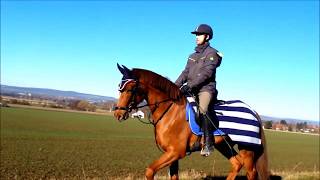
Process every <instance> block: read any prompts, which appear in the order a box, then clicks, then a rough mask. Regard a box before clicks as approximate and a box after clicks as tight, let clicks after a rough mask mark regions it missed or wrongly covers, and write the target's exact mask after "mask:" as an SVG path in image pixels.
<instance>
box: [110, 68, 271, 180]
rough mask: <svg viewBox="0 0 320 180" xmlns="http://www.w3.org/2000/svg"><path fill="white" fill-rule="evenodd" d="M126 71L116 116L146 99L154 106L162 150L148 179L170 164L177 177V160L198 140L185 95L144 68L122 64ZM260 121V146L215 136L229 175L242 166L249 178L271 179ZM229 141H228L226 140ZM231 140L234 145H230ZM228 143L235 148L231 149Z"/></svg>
mask: <svg viewBox="0 0 320 180" xmlns="http://www.w3.org/2000/svg"><path fill="white" fill-rule="evenodd" d="M118 69H119V70H120V72H121V73H122V75H123V78H122V81H121V83H120V84H119V91H120V93H121V94H120V98H119V101H118V103H117V106H116V107H115V108H114V111H115V112H114V116H115V118H116V119H118V120H119V121H123V120H126V119H127V118H128V117H129V113H130V112H131V110H132V109H136V108H137V106H138V104H139V103H141V102H142V101H143V100H145V101H146V102H147V106H149V108H150V110H151V117H152V120H151V122H152V124H153V125H154V128H155V132H156V133H155V139H156V143H157V145H158V146H159V147H160V148H161V149H162V150H163V152H164V153H163V154H162V155H161V156H160V158H159V159H157V160H155V161H154V162H153V163H152V164H150V165H149V166H148V168H147V169H146V172H145V176H146V179H148V180H150V179H153V178H154V176H155V173H156V172H157V171H159V170H160V169H161V168H164V167H166V166H169V170H170V177H171V179H178V169H179V163H178V160H179V159H181V158H184V157H185V156H186V153H187V152H188V151H189V152H190V150H191V149H193V148H194V146H195V144H197V143H198V144H199V139H200V138H201V137H198V136H197V135H195V134H193V133H192V131H191V129H190V127H189V124H188V122H187V120H186V104H187V101H186V98H184V96H183V95H182V93H181V92H180V89H179V88H178V87H177V86H176V85H175V84H174V83H172V82H171V81H170V80H168V79H166V78H164V77H162V76H161V75H158V74H156V73H154V72H151V71H148V70H144V69H132V70H130V69H128V68H126V67H125V66H122V67H121V66H119V65H118ZM259 123H260V129H261V130H260V135H261V148H259V149H258V150H251V149H247V148H245V147H243V148H239V152H238V153H237V152H236V151H235V150H234V149H233V147H231V146H233V145H235V143H234V142H232V140H231V139H230V138H228V136H227V135H226V136H224V137H223V136H214V138H215V147H216V149H217V150H218V151H219V152H221V153H222V154H223V155H224V156H225V157H226V158H228V159H229V161H230V163H231V171H230V173H229V174H228V176H227V179H235V178H236V176H237V174H238V172H239V171H240V169H241V168H242V167H245V169H246V171H247V178H248V179H257V178H259V179H269V170H268V159H267V153H266V142H265V137H264V132H263V129H262V128H261V120H260V119H259ZM226 142H228V143H226ZM229 144H231V146H228V145H229ZM229 147H230V148H232V149H233V150H232V151H231V150H229Z"/></svg>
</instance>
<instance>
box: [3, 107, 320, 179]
mask: <svg viewBox="0 0 320 180" xmlns="http://www.w3.org/2000/svg"><path fill="white" fill-rule="evenodd" d="M266 137H267V143H268V152H269V159H270V168H271V171H272V172H274V173H276V174H278V175H280V176H282V177H283V178H284V179H288V178H289V179H294V178H298V179H319V136H311V135H302V134H291V133H282V132H273V131H266ZM160 154H161V152H160V151H159V150H158V149H157V147H156V145H155V143H154V137H153V127H152V126H150V125H145V124H142V123H140V122H138V121H136V120H133V119H129V120H127V121H126V122H123V123H119V122H117V121H116V120H115V119H114V118H113V117H112V116H103V115H93V114H83V113H74V112H57V111H49V110H38V109H24V108H1V165H0V174H1V175H0V178H1V179H43V178H57V179H87V178H101V179H116V178H117V179H122V178H127V179H138V178H143V175H144V170H145V168H146V167H147V165H148V164H149V163H151V162H152V161H153V160H154V159H156V158H157V157H158V156H159V155H160ZM180 170H181V171H182V172H183V173H182V174H186V175H185V177H186V179H197V178H201V177H206V176H210V177H212V176H222V177H223V176H226V175H227V173H228V171H229V163H228V161H227V160H226V159H225V158H223V157H222V156H221V155H220V154H219V153H218V152H215V153H214V154H213V155H212V156H210V157H208V158H203V157H201V156H200V155H199V153H193V154H192V155H190V156H188V157H186V158H184V159H183V160H181V161H180ZM299 172H300V173H299ZM166 173H167V169H164V170H162V171H161V172H160V173H159V176H158V177H164V178H165V177H166V175H165V174H166ZM242 174H243V172H242ZM297 175H299V177H297ZM160 179H161V178H160Z"/></svg>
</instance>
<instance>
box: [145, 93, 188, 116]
mask: <svg viewBox="0 0 320 180" xmlns="http://www.w3.org/2000/svg"><path fill="white" fill-rule="evenodd" d="M146 100H147V102H148V104H149V108H150V110H151V113H152V119H153V120H155V121H157V120H158V119H160V118H161V117H163V115H164V113H166V111H167V110H168V109H169V108H171V106H174V105H175V104H178V105H182V106H183V107H185V104H186V101H185V99H184V98H181V99H180V100H176V99H172V98H170V97H169V96H168V95H167V94H165V93H163V92H160V91H158V90H156V89H150V90H148V92H147V99H146Z"/></svg>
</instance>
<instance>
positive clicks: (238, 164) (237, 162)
mask: <svg viewBox="0 0 320 180" xmlns="http://www.w3.org/2000/svg"><path fill="white" fill-rule="evenodd" d="M229 161H230V163H231V170H230V172H229V174H228V177H227V180H234V179H236V177H237V175H238V173H239V171H240V170H241V168H242V164H243V160H242V158H241V156H240V155H239V154H238V155H236V156H233V157H231V158H230V159H229Z"/></svg>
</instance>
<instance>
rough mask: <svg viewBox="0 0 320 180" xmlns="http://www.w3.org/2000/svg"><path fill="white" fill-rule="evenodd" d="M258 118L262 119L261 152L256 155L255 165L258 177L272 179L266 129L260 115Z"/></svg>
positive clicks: (263, 179)
mask: <svg viewBox="0 0 320 180" xmlns="http://www.w3.org/2000/svg"><path fill="white" fill-rule="evenodd" d="M257 115H258V114H257ZM258 119H259V121H260V129H261V131H260V136H261V149H260V152H259V153H258V154H257V156H256V157H255V158H256V160H255V166H256V170H257V172H258V179H260V180H266V179H270V171H269V164H268V154H267V143H266V138H265V134H264V130H263V128H262V121H261V118H260V116H259V115H258Z"/></svg>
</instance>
